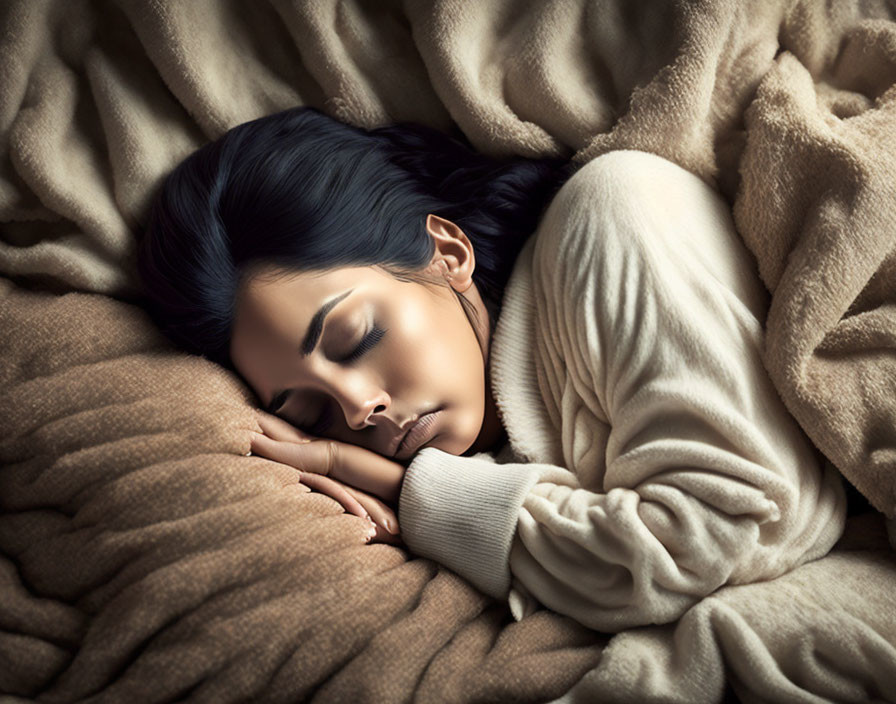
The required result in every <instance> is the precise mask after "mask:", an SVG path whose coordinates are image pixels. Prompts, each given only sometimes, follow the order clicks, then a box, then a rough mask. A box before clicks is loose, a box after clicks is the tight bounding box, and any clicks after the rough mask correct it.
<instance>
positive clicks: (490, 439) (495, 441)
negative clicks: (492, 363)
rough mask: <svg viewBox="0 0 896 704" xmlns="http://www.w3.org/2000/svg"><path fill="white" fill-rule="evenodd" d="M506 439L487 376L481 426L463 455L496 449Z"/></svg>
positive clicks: (489, 378) (490, 382) (490, 381)
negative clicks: (474, 439)
mask: <svg viewBox="0 0 896 704" xmlns="http://www.w3.org/2000/svg"><path fill="white" fill-rule="evenodd" d="M506 439H507V433H506V432H505V430H504V424H503V423H502V422H501V417H500V416H499V415H498V406H497V405H496V404H495V398H494V396H493V394H492V380H491V377H490V376H488V377H486V383H485V415H484V417H483V419H482V428H481V429H480V430H479V435H478V436H477V438H476V442H474V443H473V444H472V445H471V446H470V448H469V449H468V450H467V451H466V452H464V453H463V454H464V456H469V455H474V454H476V453H477V452H486V451H488V450H493V449H497V448H498V447H499V446H501V445H503V444H504V442H505V441H506Z"/></svg>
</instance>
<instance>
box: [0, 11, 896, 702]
mask: <svg viewBox="0 0 896 704" xmlns="http://www.w3.org/2000/svg"><path fill="white" fill-rule="evenodd" d="M894 18H896V3H894V2H892V1H891V2H885V1H884V0H880V1H878V2H873V1H871V0H868V1H860V0H843V1H842V2H836V3H828V2H824V0H789V1H785V0H779V1H777V2H775V1H773V0H754V1H753V2H742V1H739V0H738V1H735V0H727V1H724V0H716V1H714V2H704V3H667V2H662V1H660V0H656V1H655V2H649V1H644V2H635V3H633V2H631V1H630V0H603V1H598V0H592V1H590V2H588V1H586V0H555V1H552V2H539V1H533V2H524V1H523V0H482V1H481V2H469V1H465V0H441V1H439V2H430V1H424V0H406V1H405V2H403V3H402V2H397V1H394V0H392V1H389V0H382V1H378V2H365V1H363V0H355V1H346V2H336V1H335V0H305V1H302V0H293V1H292V2H287V1H286V0H272V2H270V3H267V2H251V3H250V2H236V1H234V0H231V1H228V2H219V1H215V0H191V1H190V2H179V1H177V0H156V1H153V2H150V1H149V0H119V1H118V2H111V1H107V2H100V1H99V0H94V1H88V0H40V1H34V0H8V1H7V2H5V3H3V4H2V5H0V29H2V31H0V86H2V90H0V131H2V135H0V274H2V275H3V276H4V277H6V280H5V281H3V283H2V288H0V339H2V342H0V345H2V350H0V353H2V357H0V365H2V367H0V383H2V387H0V394H2V396H0V409H2V412H0V423H2V427H0V465H2V474H0V482H2V483H0V509H2V512H3V513H2V514H0V603H2V604H3V605H4V606H3V608H2V609H0V692H5V693H11V694H12V693H15V694H21V695H26V696H34V695H36V694H38V693H39V692H45V693H46V696H47V697H48V698H56V699H61V700H72V699H78V698H84V697H87V696H88V695H91V694H93V695H97V696H98V698H99V699H105V700H118V699H126V698H127V697H129V696H130V695H131V694H133V693H135V692H139V693H141V696H142V697H145V698H146V699H150V698H151V699H154V700H164V699H173V698H180V697H184V696H186V695H187V693H192V694H193V696H196V697H199V698H201V697H205V698H209V699H215V700H221V699H223V698H224V697H223V695H222V694H221V693H222V692H225V691H226V692H229V693H230V696H231V697H233V698H240V697H243V698H245V697H250V698H252V697H254V698H263V699H270V700H275V699H276V700H279V699H290V700H294V699H297V698H303V697H307V698H313V697H318V698H319V699H320V700H322V701H330V700H338V698H339V696H340V695H342V694H347V693H355V694H357V693H362V694H363V695H364V697H366V698H369V699H370V700H371V701H407V700H409V699H411V698H416V699H419V700H423V701H427V700H432V701H439V700H442V699H444V698H447V699H451V700H457V701H481V700H483V699H498V700H506V699H513V698H519V699H520V700H530V701H544V700H548V699H550V698H553V697H558V696H560V695H562V694H563V693H564V692H567V691H568V690H569V689H570V687H572V685H573V684H574V683H575V682H576V680H578V679H579V678H580V677H581V676H582V675H583V674H584V673H585V672H588V673H589V674H588V675H587V676H585V677H584V679H582V680H581V682H580V683H579V685H578V686H577V687H576V688H575V689H573V690H572V692H570V693H569V695H568V696H569V697H575V696H587V697H588V698H589V699H590V698H594V697H599V698H601V699H607V700H609V699H611V698H612V697H617V698H619V699H625V700H629V701H644V700H647V699H649V698H651V697H656V698H660V699H675V698H679V699H680V700H681V701H699V700H707V701H712V700H714V699H717V698H719V697H721V696H722V692H723V689H724V687H725V682H726V680H727V682H728V683H729V686H732V687H734V688H735V689H736V690H737V692H738V694H740V695H741V696H742V697H743V698H745V699H749V698H756V699H758V700H762V699H768V700H775V701H778V700H791V701H817V699H812V698H811V697H812V696H820V697H822V698H825V697H827V698H837V699H840V700H843V701H847V700H849V701H861V700H863V699H868V698H874V697H880V698H885V696H892V694H891V693H892V692H894V691H896V685H894V684H893V683H892V680H887V679H886V678H887V677H888V676H889V677H892V673H893V672H896V667H894V666H893V663H894V662H896V660H894V659H893V652H894V650H893V646H894V644H896V626H894V624H893V623H891V622H888V621H887V616H886V615H887V614H892V613H893V611H894V607H893V604H892V603H891V602H890V601H888V597H887V593H886V592H887V590H885V589H876V587H877V586H879V585H884V584H887V582H888V581H889V583H890V584H892V583H893V576H894V575H893V574H892V571H893V569H894V565H893V560H892V557H891V555H890V553H889V552H887V549H886V546H885V544H884V543H883V542H882V536H883V535H884V533H883V532H882V531H883V528H882V524H880V523H879V522H878V523H875V524H874V525H871V524H870V523H867V522H865V523H860V524H855V523H853V524H851V528H850V531H848V534H847V539H848V540H851V541H853V543H852V544H853V545H855V544H861V545H863V546H864V547H863V548H862V549H861V550H859V549H855V550H850V551H848V554H846V553H842V552H840V551H838V552H837V554H834V555H831V556H830V557H828V558H824V559H823V560H820V561H818V562H817V563H812V564H810V565H805V566H804V567H802V568H800V569H799V570H796V571H795V572H794V573H792V574H791V575H786V576H785V577H784V578H782V579H781V580H775V581H774V582H771V583H768V584H764V585H752V586H746V587H739V588H732V589H730V590H727V591H726V590H721V591H720V592H719V593H718V594H716V595H713V597H711V598H710V599H707V600H705V601H704V602H702V603H701V604H698V605H697V606H696V607H695V608H694V609H693V610H692V611H691V612H689V613H688V614H687V615H686V616H685V617H683V618H682V619H681V621H680V622H678V623H677V624H670V625H667V626H663V627H655V628H647V629H638V630H637V631H635V632H630V633H623V634H620V635H618V636H616V637H615V638H613V639H612V641H610V645H609V646H608V647H607V649H606V651H605V652H604V654H603V656H601V655H600V650H601V648H600V646H601V644H602V643H603V642H605V641H606V637H602V636H598V635H597V634H592V633H587V632H585V633H583V632H582V631H581V629H579V628H577V627H575V626H574V624H571V623H569V622H568V621H567V620H564V619H559V618H558V617H553V616H551V615H549V614H540V615H538V618H537V619H535V620H534V621H532V622H529V621H528V620H527V621H523V622H521V623H520V624H516V625H514V624H509V625H508V624H507V623H506V622H505V619H506V614H504V613H503V612H501V611H500V610H496V609H495V607H494V606H493V605H492V606H489V605H486V604H485V603H484V602H483V600H482V597H481V596H480V595H478V594H476V593H475V592H474V591H473V590H471V589H470V588H469V587H468V586H467V585H465V584H463V583H462V582H460V581H459V580H458V579H457V578H455V577H452V576H451V575H450V573H447V571H445V570H442V569H441V568H438V567H437V566H435V565H432V564H431V563H427V562H425V561H421V560H413V559H410V556H408V555H407V554H405V553H403V552H401V551H399V550H397V549H395V548H391V547H386V546H362V545H361V544H360V542H359V538H358V536H360V535H361V533H362V528H361V527H360V526H358V525H357V523H356V522H355V521H354V519H352V518H351V517H349V516H345V515H343V514H341V512H340V510H339V507H338V506H336V504H335V503H334V502H332V501H330V500H329V499H327V498H326V497H323V496H319V495H316V494H306V493H304V492H302V491H301V487H300V486H299V485H297V484H295V482H294V480H293V479H292V478H291V477H290V476H289V475H288V474H283V473H282V472H281V471H280V470H278V469H277V468H276V466H274V465H273V463H269V462H267V461H266V460H263V459H260V458H243V457H239V456H238V455H239V454H241V453H242V452H245V451H246V450H247V449H248V440H247V438H246V437H245V435H246V433H245V431H246V429H247V428H248V427H250V425H251V421H250V415H249V413H248V409H249V405H250V404H251V403H252V401H253V399H252V398H251V395H250V394H249V392H248V391H247V390H246V389H245V388H244V387H243V386H242V385H241V384H240V383H239V382H238V380H236V379H233V378H230V377H228V376H227V375H226V374H224V373H223V372H222V371H216V370H213V369H210V368H208V367H205V366H203V365H200V364H199V363H198V360H196V359H190V358H186V357H183V356H179V355H177V354H176V353H175V352H174V351H173V350H172V349H171V348H170V347H169V346H167V343H166V342H165V341H164V340H161V339H159V338H158V337H157V336H154V335H153V334H152V331H151V330H150V329H148V327H147V326H148V323H147V321H146V320H144V319H143V318H141V316H140V311H139V310H138V309H137V308H135V307H133V305H129V304H139V301H140V298H139V296H140V291H139V287H138V281H137V277H136V269H135V266H134V260H133V254H134V242H135V238H134V231H135V229H136V228H138V227H139V225H140V223H141V222H142V221H143V218H144V217H145V214H146V208H147V205H148V203H149V200H150V198H151V196H152V193H153V190H154V188H155V187H156V186H157V185H158V183H159V181H160V179H161V178H162V177H163V176H164V175H165V174H166V173H167V171H168V170H169V169H170V168H171V167H172V166H174V165H175V164H176V163H177V162H178V161H179V160H180V159H182V158H183V157H184V156H185V155H186V154H188V153H189V152H190V151H191V150H193V149H195V148H196V147H197V146H199V145H201V144H203V143H204V142H205V141H207V140H208V139H211V138H214V137H216V136H218V135H220V134H221V133H222V132H223V131H225V130H226V129H228V128H229V127H231V126H233V125H235V124H238V123H240V122H243V121H246V120H249V119H252V118H254V117H258V116H260V115H264V114H268V113H271V112H274V111H276V110H280V109H284V108H288V107H291V106H293V105H297V104H308V105H314V106H316V107H319V108H322V109H324V110H325V111H327V112H328V113H329V114H332V115H334V116H336V117H338V118H340V119H343V120H345V121H348V122H352V123H354V124H359V125H366V126H374V125H380V124H385V123H388V122H393V121H398V120H415V121H419V122H424V123H427V124H430V125H432V126H435V127H439V128H443V129H448V128H449V127H450V126H451V125H452V122H454V123H456V124H457V125H459V127H460V129H461V130H462V131H463V132H464V133H465V134H466V135H467V136H468V137H469V138H470V140H471V141H472V142H473V144H474V145H475V146H477V147H478V148H479V149H481V150H483V151H486V152H489V153H492V154H495V155H504V154H523V155H547V154H563V155H566V156H570V157H571V158H573V159H574V160H575V161H576V162H577V163H584V162H585V161H587V160H588V159H590V158H593V157H595V156H597V155H599V154H602V153H604V152H606V151H610V150H612V149H617V148H629V149H643V150H646V151H651V152H654V153H658V154H660V155H662V156H665V157H667V158H669V159H671V160H673V161H675V162H677V163H679V164H681V165H683V166H684V167H686V168H688V169H690V170H692V171H694V172H695V173H697V174H699V175H701V176H702V177H704V178H706V179H707V180H708V181H709V182H711V183H713V184H715V185H716V186H717V187H718V188H719V189H720V191H721V192H722V193H723V194H724V195H725V196H726V197H727V198H728V199H729V201H730V202H731V203H732V207H733V211H734V216H735V222H736V224H737V226H738V230H739V232H740V233H741V235H742V236H743V238H744V241H745V242H746V244H747V246H748V247H749V248H750V250H751V251H752V252H753V253H754V255H755V256H756V258H757V263H758V266H759V271H760V273H761V276H762V278H763V281H764V282H765V284H766V286H767V287H768V288H769V290H770V292H771V309H770V312H769V316H768V320H767V325H766V328H767V340H766V349H765V357H764V359H765V362H766V365H767V368H768V370H769V373H770V375H771V377H772V379H773V381H774V383H775V385H776V387H777V388H778V390H779V392H780V393H781V396H782V398H783V399H784V401H785V403H786V404H787V406H788V408H789V409H790V410H791V412H792V413H793V414H794V416H795V417H796V419H797V420H798V421H799V422H800V424H801V425H802V426H803V428H804V429H805V431H806V432H807V434H808V435H809V437H810V438H811V439H812V440H813V442H814V443H815V444H816V445H817V446H818V447H819V449H820V450H821V451H822V452H824V454H825V455H826V456H827V457H828V458H829V459H830V460H831V461H832V462H833V463H834V464H835V465H836V466H837V467H838V468H839V469H840V470H841V471H842V473H843V474H844V476H845V477H846V478H847V479H848V480H849V481H850V482H852V483H853V484H854V485H855V486H856V487H858V489H859V490H861V491H862V492H863V493H864V494H865V495H866V496H867V497H868V499H869V500H870V501H871V503H872V504H873V505H874V506H875V507H876V508H877V509H878V510H880V511H882V512H883V513H884V514H885V516H886V517H888V518H891V519H892V518H894V517H896V471H894V470H896V354H894V348H896V246H894V245H896V137H894V135H896V23H894ZM30 289H34V290H33V291H31V290H30ZM41 291H47V292H53V293H54V294H61V293H65V292H69V291H81V292H89V293H94V294H102V295H98V296H85V295H78V296H67V297H63V298H59V299H58V301H57V302H56V303H52V304H51V303H50V301H51V300H52V299H50V298H45V297H42V296H44V295H45V294H42V293H40V292H41ZM114 299H118V300H117V301H116V300H114ZM185 389H187V390H188V391H189V393H184V390H185ZM866 518H867V517H866ZM855 526H858V527H855ZM308 533H310V535H307V534H308ZM356 534H357V535H356ZM855 541H858V543H856V542H855ZM863 541H865V542H863ZM378 590H379V591H378ZM384 595H387V596H384ZM822 597H823V598H822ZM768 603H773V604H779V605H781V604H783V605H787V604H790V605H793V604H798V605H799V608H796V607H794V608H792V609H791V610H789V611H788V610H787V609H786V608H784V607H783V606H781V608H779V609H777V610H776V611H774V612H770V611H769V609H768V607H767V604H768ZM7 605H11V606H7ZM769 613H775V614H777V613H780V614H782V616H781V619H782V620H781V623H777V622H776V623H771V622H770V621H769V619H768V614H769ZM807 633H809V634H810V635H807ZM845 653H853V654H854V655H855V657H853V658H852V659H851V658H849V657H846V655H844V654H845ZM857 658H858V659H857ZM697 661H699V666H697V665H695V664H693V663H694V662H697ZM751 673H752V674H751ZM885 685H886V686H885ZM890 685H892V686H890ZM241 688H242V689H241ZM148 691H151V692H152V694H151V695H150V694H146V692H148ZM578 693H584V694H578ZM810 693H812V694H810ZM835 694H836V696H835ZM135 700H136V699H135ZM584 700H587V699H583V701H584Z"/></svg>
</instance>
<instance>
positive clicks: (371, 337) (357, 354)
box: [273, 325, 387, 435]
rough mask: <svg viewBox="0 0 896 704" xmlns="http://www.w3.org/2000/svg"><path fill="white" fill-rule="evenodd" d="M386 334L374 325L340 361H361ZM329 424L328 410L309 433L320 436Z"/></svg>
mask: <svg viewBox="0 0 896 704" xmlns="http://www.w3.org/2000/svg"><path fill="white" fill-rule="evenodd" d="M386 332H387V331H386V330H385V329H384V328H381V327H379V326H378V325H374V326H373V330H371V331H370V332H369V333H367V334H366V335H365V336H364V337H363V338H362V339H361V342H359V343H358V346H357V347H356V348H355V349H354V350H352V352H351V354H349V355H348V356H347V357H343V358H342V359H341V360H339V361H340V362H343V363H349V364H350V363H351V362H354V361H356V360H358V359H360V358H361V357H362V356H364V354H365V353H367V352H369V351H370V350H371V349H373V348H374V347H376V345H377V343H378V342H379V341H380V340H382V339H383V335H385V334H386ZM282 405H283V401H280V403H279V404H278V405H277V407H276V410H274V411H273V412H274V413H277V412H278V411H279V410H280V406H282ZM329 424H330V417H329V409H327V410H325V411H324V412H323V414H321V416H320V417H319V418H318V419H317V420H316V421H315V422H314V424H313V425H312V426H311V427H310V428H309V429H308V432H309V433H311V434H312V435H320V434H321V433H322V432H323V431H324V430H326V429H327V427H328V426H329Z"/></svg>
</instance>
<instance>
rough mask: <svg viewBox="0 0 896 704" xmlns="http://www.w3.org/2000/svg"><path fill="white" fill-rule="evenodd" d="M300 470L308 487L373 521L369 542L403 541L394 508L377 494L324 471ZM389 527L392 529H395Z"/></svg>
mask: <svg viewBox="0 0 896 704" xmlns="http://www.w3.org/2000/svg"><path fill="white" fill-rule="evenodd" d="M298 472H299V480H300V481H301V482H302V484H304V485H305V486H307V487H308V488H309V489H312V490H314V491H319V492H320V493H321V494H326V495H327V496H329V497H330V498H331V499H334V500H335V501H337V502H338V503H339V504H340V505H341V506H342V508H344V509H345V510H346V512H347V513H350V514H352V515H354V516H360V517H361V518H366V519H367V520H368V521H370V522H371V523H372V524H373V534H372V535H371V536H370V538H369V542H381V543H391V544H392V545H403V544H404V543H403V542H402V540H401V535H400V534H399V528H398V519H397V518H396V516H395V512H394V511H393V510H392V509H391V508H389V506H387V505H386V504H384V503H383V502H382V501H380V500H379V499H378V498H377V497H375V496H371V495H370V494H365V493H364V492H363V491H360V490H358V489H355V488H354V487H350V486H348V485H346V484H343V483H342V482H338V481H336V480H335V479H331V478H330V477H325V476H324V475H323V474H314V473H313V472H302V471H301V470H298ZM392 531H395V532H394V533H393V532H392Z"/></svg>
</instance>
